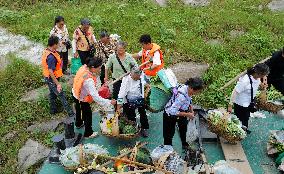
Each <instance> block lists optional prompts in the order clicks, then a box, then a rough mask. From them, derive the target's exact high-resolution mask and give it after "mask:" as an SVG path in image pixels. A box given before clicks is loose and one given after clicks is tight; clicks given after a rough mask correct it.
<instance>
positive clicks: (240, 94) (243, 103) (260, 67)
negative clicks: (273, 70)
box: [228, 63, 269, 134]
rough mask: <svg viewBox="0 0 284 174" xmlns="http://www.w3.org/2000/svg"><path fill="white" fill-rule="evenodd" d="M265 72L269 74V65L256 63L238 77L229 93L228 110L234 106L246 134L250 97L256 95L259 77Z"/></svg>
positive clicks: (259, 83)
mask: <svg viewBox="0 0 284 174" xmlns="http://www.w3.org/2000/svg"><path fill="white" fill-rule="evenodd" d="M267 74H269V67H268V66H267V65H266V64H265V63H259V64H256V65H255V66H254V67H253V68H251V69H249V70H248V71H247V74H246V75H244V76H242V77H241V78H240V79H239V81H238V82H237V85H236V86H235V88H234V90H233V92H232V95H231V99H230V103H229V106H228V112H232V108H233V106H234V113H235V114H236V116H237V117H238V118H239V120H240V121H241V123H242V125H243V129H244V130H245V131H246V132H247V133H248V134H249V133H250V132H251V131H250V130H249V129H248V121H249V117H250V112H251V109H250V108H251V107H253V106H252V105H251V102H252V98H254V97H255V96H256V92H257V90H258V88H259V87H260V85H261V81H260V79H261V78H263V77H265V76H266V75H267ZM265 85H266V84H263V85H261V87H265ZM251 92H253V94H252V93H251ZM250 105H251V106H250Z"/></svg>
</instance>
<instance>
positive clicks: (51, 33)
mask: <svg viewBox="0 0 284 174" xmlns="http://www.w3.org/2000/svg"><path fill="white" fill-rule="evenodd" d="M54 32H55V31H54V28H52V30H51V31H50V33H49V37H50V36H52V35H54Z"/></svg>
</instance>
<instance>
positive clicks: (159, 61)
mask: <svg viewBox="0 0 284 174" xmlns="http://www.w3.org/2000/svg"><path fill="white" fill-rule="evenodd" d="M139 42H140V44H141V45H142V50H141V51H140V52H139V53H137V54H134V55H132V56H133V57H134V58H135V59H138V58H142V63H144V62H146V61H151V63H149V64H147V65H145V66H144V67H141V68H142V69H143V71H144V73H145V75H146V76H148V77H153V76H156V75H157V72H158V71H160V70H161V69H162V68H163V67H164V60H163V53H162V51H161V50H160V48H161V47H160V46H159V45H157V44H155V43H152V40H151V36H150V35H148V34H144V35H142V36H141V37H140V39H139Z"/></svg>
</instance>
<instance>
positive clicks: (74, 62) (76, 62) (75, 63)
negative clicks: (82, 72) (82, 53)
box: [70, 58, 82, 74]
mask: <svg viewBox="0 0 284 174" xmlns="http://www.w3.org/2000/svg"><path fill="white" fill-rule="evenodd" d="M81 66H82V63H81V59H80V58H71V67H70V69H71V73H72V74H76V73H77V71H78V69H79V68H80V67H81Z"/></svg>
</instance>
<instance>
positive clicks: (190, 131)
mask: <svg viewBox="0 0 284 174" xmlns="http://www.w3.org/2000/svg"><path fill="white" fill-rule="evenodd" d="M197 137H198V129H197V127H196V118H194V119H191V120H189V122H188V124H187V132H186V142H187V143H192V142H194V141H195V140H196V139H197Z"/></svg>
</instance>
